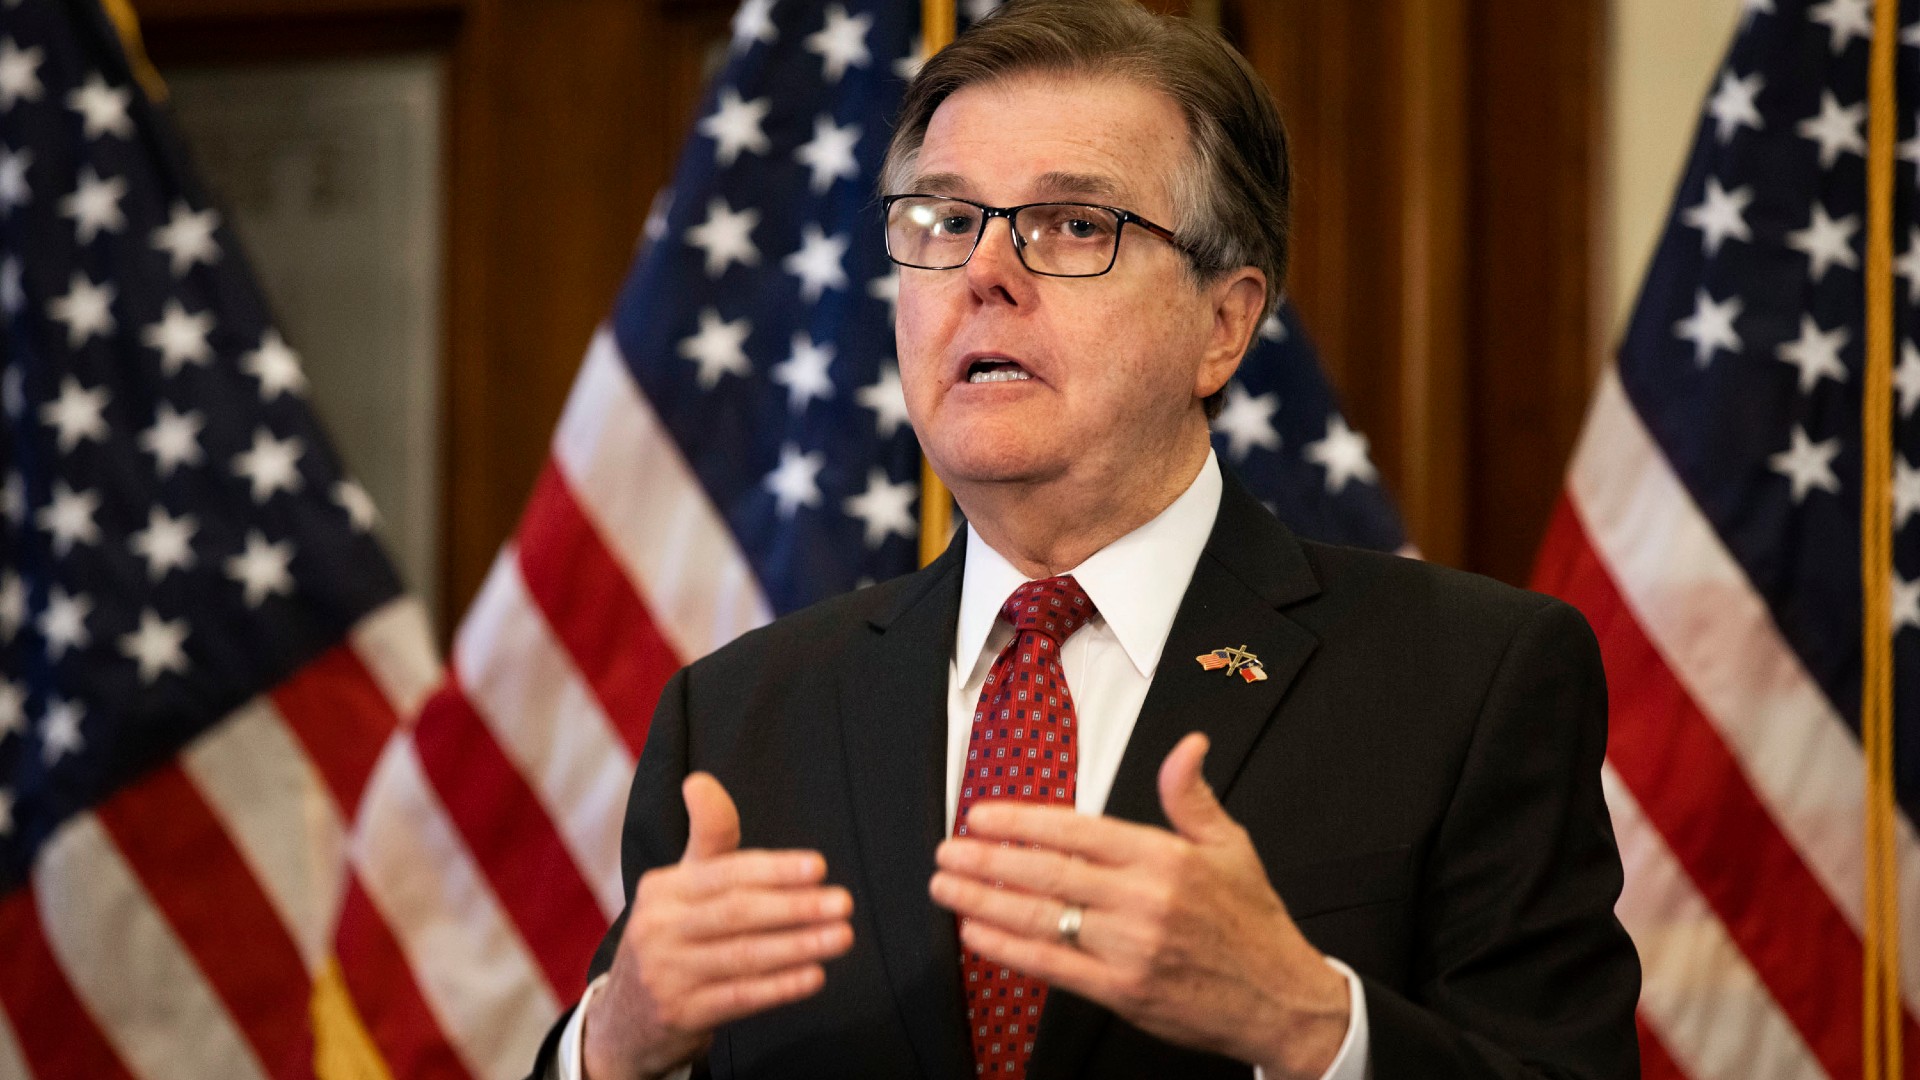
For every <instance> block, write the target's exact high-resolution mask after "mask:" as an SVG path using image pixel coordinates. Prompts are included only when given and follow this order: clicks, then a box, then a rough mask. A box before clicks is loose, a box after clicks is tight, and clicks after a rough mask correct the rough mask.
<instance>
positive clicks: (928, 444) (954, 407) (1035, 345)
mask: <svg viewBox="0 0 1920 1080" xmlns="http://www.w3.org/2000/svg"><path fill="white" fill-rule="evenodd" d="M1187 152H1188V140H1187V132H1186V121H1185V118H1184V117H1183V116H1182V115H1181V112H1180V109H1179V107H1178V106H1177V105H1176V104H1175V103H1174V102H1173V101H1172V100H1171V99H1169V98H1168V97H1166V96H1165V95H1164V94H1161V93H1158V92H1156V91H1152V90H1148V89H1145V88H1143V87H1140V86H1138V85H1135V84H1133V83H1131V82H1125V81H1120V80H1112V79H1086V78H1074V77H1054V76H1030V77H1020V78H1016V79H1012V80H1007V81H1003V82H997V83H989V84H984V85H976V86H971V87H968V88H966V89H963V90H961V91H959V92H958V93H955V94H954V95H953V96H951V97H949V98H948V99H947V100H946V101H945V102H943V103H942V104H941V105H940V108H939V109H938V110H937V111H936V112H935V113H934V115H933V120H932V122H931V123H930V124H929V125H928V127H927V135H926V140H925V142H924V143H923V145H922V148H921V152H920V158H919V161H918V162H917V167H916V170H915V176H916V178H917V179H915V180H912V181H910V182H909V189H910V190H911V191H913V192H918V193H925V194H935V195H948V196H955V197H959V198H965V199H970V200H973V201H974V202H978V203H983V204H986V205H988V206H1018V205H1021V204H1023V203H1032V202H1045V201H1055V200H1058V201H1066V202H1088V203H1097V204H1101V205H1106V206H1116V207H1120V208H1122V209H1126V210H1131V211H1133V212H1135V213H1137V214H1139V215H1140V216H1142V217H1145V218H1147V219H1148V220H1150V221H1153V222H1156V223H1158V224H1161V225H1165V226H1167V227H1169V228H1174V229H1176V230H1177V229H1178V228H1179V215H1178V214H1177V213H1176V212H1175V207H1174V203H1173V198H1172V194H1171V191H1170V187H1169V180H1170V178H1171V177H1173V176H1174V175H1175V170H1176V169H1177V168H1178V167H1179V166H1180V164H1181V163H1182V160H1183V158H1184V157H1185V155H1186V154H1187ZM1184 258H1185V257H1184V256H1183V255H1182V254H1181V253H1180V252H1179V251H1178V250H1176V249H1175V248H1174V247H1173V246H1172V245H1171V244H1169V243H1167V242H1166V241H1165V240H1163V239H1161V238H1159V237H1157V236H1154V235H1152V234H1150V233H1148V232H1147V231H1146V230H1144V229H1140V228H1138V227H1137V226H1127V227H1125V228H1124V229H1123V230H1122V232H1121V239H1120V252H1119V259H1118V261H1117V262H1116V263H1115V264H1114V267H1113V269H1112V270H1111V271H1110V272H1109V273H1107V274H1105V275H1103V276H1100V277H1091V278H1054V277H1042V276H1039V275H1036V274H1034V273H1032V272H1030V271H1029V270H1027V269H1026V268H1025V267H1024V266H1023V265H1021V263H1020V260H1019V258H1018V257H1017V256H1016V255H1015V253H1014V248H1013V244H1012V243H1011V241H1010V238H1009V235H1008V225H1007V222H1006V220H1005V219H1004V218H995V219H992V220H990V221H989V222H988V224H987V231H986V235H985V236H984V237H983V238H982V239H981V241H980V245H979V247H978V249H977V250H975V251H974V253H973V258H972V260H971V261H970V262H969V263H968V264H967V265H966V266H965V267H962V268H960V269H955V270H918V269H912V268H907V267H902V268H901V270H900V314H899V322H898V326H897V329H898V339H899V346H900V375H901V382H902V384H903V386H904V389H905V391H906V399H907V411H908V413H909V415H910V416H911V417H912V421H913V426H914V430H915V432H916V433H918V435H919V437H920V442H921V445H922V447H923V448H924V450H925V452H926V454H927V456H928V457H929V458H930V459H931V460H932V462H933V465H934V467H935V469H936V471H937V472H939V473H940V475H941V476H942V477H943V478H944V479H945V480H946V481H947V483H949V484H951V485H953V486H954V487H955V488H956V489H964V488H965V487H966V486H967V485H969V484H992V483H1007V482H1010V483H1047V482H1050V481H1054V480H1058V479H1061V478H1063V477H1064V478H1068V479H1070V480H1073V479H1077V480H1084V481H1087V482H1090V483H1097V484H1113V485H1116V489H1117V490H1137V489H1138V488H1139V487H1140V485H1141V481H1142V480H1143V478H1146V477H1150V476H1152V475H1153V473H1154V472H1155V471H1156V470H1158V471H1165V470H1167V469H1169V468H1173V467H1178V466H1177V465H1174V464H1172V462H1171V458H1172V456H1173V454H1172V451H1173V450H1174V448H1175V447H1176V446H1180V445H1181V440H1183V439H1192V438H1194V437H1195V432H1196V431H1204V427H1205V422H1204V419H1203V418H1202V417H1201V415H1200V409H1199V405H1198V399H1199V398H1203V397H1205V396H1206V395H1207V394H1210V393H1212V392H1213V391H1214V390H1217V389H1218V388H1219V387H1220V386H1221V385H1223V384H1224V383H1225V382H1226V379H1227V378H1228V376H1230V375H1231V374H1232V371H1233V367H1234V365H1235V364H1236V363H1237V362H1238V358H1239V356H1238V351H1237V350H1236V349H1233V348H1231V347H1224V346H1222V345H1221V344H1220V341H1221V340H1223V339H1222V332H1223V331H1222V327H1221V325H1220V319H1219V318H1218V315H1217V312H1218V308H1219V303H1220V299H1221V298H1222V297H1223V296H1225V295H1226V293H1225V291H1224V290H1225V288H1226V287H1225V286H1222V287H1213V286H1209V287H1206V288H1200V287H1196V286H1195V285H1194V284H1193V282H1192V280H1191V278H1190V277H1189V276H1188V274H1187V273H1186V271H1185V267H1184ZM1254 276H1255V277H1256V278H1257V275H1254ZM1243 285H1244V282H1243ZM1257 287H1258V286H1257V282H1256V286H1255V287H1254V288H1255V289H1256V291H1257ZM1246 292H1247V289H1246V288H1242V290H1241V293H1242V294H1243V295H1244V294H1246ZM1229 321H1231V320H1229ZM1229 331H1230V332H1237V330H1235V329H1234V328H1229ZM1240 344H1241V345H1242V346H1244V344H1245V341H1244V339H1243V340H1242V341H1241V342H1240ZM1013 367H1017V368H1018V370H1019V371H1020V372H1022V373H1024V374H1025V375H1027V376H1029V377H1028V378H1024V379H1012V380H1008V379H1007V378H1006V376H1005V375H1004V374H1003V375H1001V376H999V377H997V378H996V379H994V380H993V381H984V382H983V381H977V380H978V377H979V375H980V374H981V373H982V372H984V371H989V370H999V371H1002V372H1004V371H1007V370H1012V368H1013Z"/></svg>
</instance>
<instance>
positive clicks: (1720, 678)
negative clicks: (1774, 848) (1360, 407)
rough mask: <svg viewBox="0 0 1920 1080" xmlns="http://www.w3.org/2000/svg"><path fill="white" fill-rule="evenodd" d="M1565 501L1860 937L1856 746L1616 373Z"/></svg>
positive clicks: (1915, 963)
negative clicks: (1656, 440)
mask: <svg viewBox="0 0 1920 1080" xmlns="http://www.w3.org/2000/svg"><path fill="white" fill-rule="evenodd" d="M1568 492H1569V495H1570V497H1571V498H1572V500H1573V504H1574V507H1575V509H1576V511H1577V512H1578V514H1579V518H1580V524H1581V526H1582V530H1583V532H1584V534H1585V538H1586V542H1587V543H1590V544H1591V545H1592V549H1593V551H1594V553H1595V554H1596V555H1598V556H1599V558H1600V559H1601V561H1602V562H1604V563H1605V565H1606V566H1607V567H1608V568H1609V570H1610V571H1611V577H1612V580H1613V581H1614V582H1615V583H1616V585H1617V587H1618V588H1619V590H1620V595H1621V596H1622V597H1623V598H1624V601H1625V603H1626V605H1627V607H1628V608H1629V609H1630V610H1631V612H1632V615H1633V617H1634V619H1635V620H1636V621H1637V622H1638V623H1639V624H1640V628H1641V630H1642V631H1643V632H1644V633H1645V635H1646V637H1647V639H1648V640H1649V641H1650V642H1651V643H1652V645H1653V646H1654V648H1655V650H1656V651H1657V652H1658V653H1659V654H1660V655H1661V656H1662V657H1663V658H1664V659H1665V662H1666V667H1667V668H1668V670H1669V671H1670V672H1671V673H1672V674H1673V676H1674V677H1676V678H1677V679H1678V681H1679V683H1680V684H1681V685H1682V686H1684V687H1685V688H1686V691H1687V694H1688V696H1689V697H1690V698H1691V699H1692V700H1693V701H1694V702H1695V703H1697V704H1698V706H1699V707H1700V710H1701V711H1702V713H1703V714H1704V715H1705V716H1706V718H1707V719H1708V720H1709V721H1710V722H1711V723H1712V725H1713V728H1714V731H1715V732H1716V733H1717V734H1718V736H1719V738H1720V740H1721V741H1722V742H1723V743H1724V745H1725V747H1726V749H1727V750H1728V751H1729V752H1731V753H1732V754H1733V756H1734V758H1735V759H1736V760H1737V762H1738V766H1739V770H1740V772H1741V774H1742V775H1744V776H1745V777H1746V779H1747V782H1748V783H1749V784H1751V785H1752V787H1753V790H1754V793H1755V794H1756V795H1757V796H1759V798H1760V799H1761V801H1762V802H1763V803H1765V804H1766V807H1767V809H1768V811H1769V813H1770V814H1771V816H1772V818H1773V820H1774V821H1775V822H1776V823H1778V825H1779V827H1780V830H1781V831H1782V832H1784V833H1785V834H1786V835H1787V837H1788V838H1789V839H1790V840H1791V841H1792V843H1793V846H1794V848H1795V849H1796V850H1797V851H1798V852H1799V853H1800V857H1801V858H1802V859H1804V860H1805V861H1806V865H1807V867H1808V869H1809V870H1811V871H1812V872H1813V873H1814V875H1815V876H1816V877H1817V878H1818V879H1819V881H1820V885H1821V887H1822V889H1824V890H1825V892H1826V893H1827V895H1828V896H1829V897H1831V898H1832V900H1833V902H1834V903H1835V904H1837V905H1838V906H1839V908H1840V910H1841V911H1842V913H1843V914H1844V915H1845V917H1846V919H1847V923H1848V925H1849V926H1851V927H1852V928H1853V930H1854V932H1855V933H1856V934H1858V933H1859V932H1860V930H1861V927H1862V926H1863V925H1864V923H1863V910H1864V909H1863V907H1862V895H1863V892H1862V890H1863V880H1864V874H1865V866H1866V863H1865V856H1864V849H1863V847H1862V844H1863V833H1862V828H1863V827H1862V825H1861V822H1862V821H1863V820H1864V814H1865V806H1866V789H1865V780H1864V775H1865V771H1864V770H1865V766H1864V762H1863V759H1862V756H1861V753H1860V744H1859V742H1858V741H1857V740H1856V739H1855V738H1854V737H1853V735H1852V733H1851V732H1849V731H1848V730H1847V727H1846V724H1845V723H1844V722H1843V721H1842V720H1841V718H1840V716H1839V714H1838V713H1836V712H1835V711H1834V709H1833V705H1832V703H1831V702H1830V701H1829V700H1828V699H1827V697H1826V695H1825V694H1824V693H1822V691H1821V690H1820V687H1819V686H1818V685H1817V684H1816V683H1815V682H1814V681H1813V679H1812V677H1811V676H1809V675H1808V674H1807V672H1806V670H1805V668H1804V667H1803V666H1802V665H1801V663H1800V660H1799V657H1798V656H1797V655H1796V654H1795V653H1794V652H1793V650H1792V649H1791V648H1790V647H1789V646H1788V645H1787V643H1786V641H1785V639H1783V638H1782V637H1781V636H1780V633H1779V629H1778V627H1777V625H1776V624H1775V623H1774V621H1773V617H1772V615H1771V614H1770V613H1769V612H1768V610H1767V607H1766V605H1765V604H1764V603H1763V602H1762V601H1761V600H1760V599H1759V597H1758V596H1757V595H1756V594H1755V592H1754V590H1753V588H1752V587H1751V585H1750V583H1749V582H1748V581H1747V578H1746V574H1745V571H1744V570H1742V569H1741V567H1740V565H1739V563H1738V562H1736V561H1735V560H1734V558H1733V556H1732V554H1731V553H1729V552H1728V551H1727V549H1726V546H1725V545H1724V544H1723V543H1721V541H1720V538H1719V536H1718V534H1717V533H1715V532H1714V530H1713V526H1712V525H1711V524H1710V523H1709V522H1708V521H1707V520H1706V519H1705V518H1704V517H1703V516H1702V515H1701V514H1700V512H1699V509H1698V508H1697V507H1696V506H1695V504H1694V502H1693V500H1692V497H1691V496H1690V495H1689V494H1688V492H1687V491H1686V489H1685V487H1684V486H1683V485H1682V484H1681V482H1680V479H1679V477H1678V476H1676V475H1675V474H1674V472H1673V469H1672V467H1671V466H1670V465H1669V464H1668V462H1667V459H1666V457H1665V456H1664V455H1663V454H1662V453H1661V452H1660V449H1659V447H1658V446H1656V445H1655V444H1654V441H1653V439H1652V436H1651V435H1650V434H1649V433H1648V431H1647V428H1646V426H1645V424H1643V423H1642V422H1641V420H1640V416H1639V414H1638V413H1637V412H1636V411H1635V410H1634V407H1633V405H1632V403H1631V402H1630V401H1628V400H1627V397H1626V395H1625V393H1624V392H1623V390H1622V389H1621V385H1620V380H1619V376H1618V375H1617V374H1616V373H1614V372H1612V371H1609V372H1608V373H1607V374H1606V375H1605V376H1604V377H1603V378H1602V379H1601V381H1600V386H1599V388H1598V390H1597V391H1596V393H1595V397H1594V404H1593V408H1592V410H1591V412H1590V414H1589V416H1588V420H1587V427H1586V431H1585V434H1584V435H1583V436H1582V438H1581V442H1580V446H1579V448H1578V450H1577V451H1576V453H1575V456H1574V461H1573V465H1572V469H1571V471H1570V473H1569V478H1568ZM1897 826H1898V832H1899V836H1898V847H1899V858H1900V883H1901V884H1900V891H1901V895H1902V898H1903V906H1904V907H1905V908H1906V909H1907V910H1910V911H1911V910H1920V842H1917V841H1916V839H1915V835H1914V831H1913V828H1912V825H1911V823H1910V822H1909V821H1908V820H1907V819H1906V817H1905V816H1904V815H1901V816H1900V817H1899V819H1898V822H1897ZM1901 986H1902V989H1903V990H1904V992H1905V995H1906V998H1907V1000H1908V1001H1909V1003H1912V1002H1920V950H1914V949H1905V950H1902V953H1901ZM1910 1007H1911V1005H1910Z"/></svg>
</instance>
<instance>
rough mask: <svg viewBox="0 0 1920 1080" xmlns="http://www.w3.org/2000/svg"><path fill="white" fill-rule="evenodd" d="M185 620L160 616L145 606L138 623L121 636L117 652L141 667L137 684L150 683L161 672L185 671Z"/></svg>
mask: <svg viewBox="0 0 1920 1080" xmlns="http://www.w3.org/2000/svg"><path fill="white" fill-rule="evenodd" d="M187 634H188V630H187V620H185V619H162V618H161V617H160V615H159V613H158V612H156V611H154V610H153V609H152V608H146V609H145V610H143V611H141V612H140V626H139V628H138V629H136V630H134V631H133V632H132V633H130V634H125V635H122V636H121V638H120V652H121V654H122V655H124V656H126V658H127V659H129V660H132V661H133V662H134V663H135V664H136V665H138V667H139V668H140V684H141V685H142V686H152V685H153V684H154V683H155V682H156V681H157V680H158V679H159V678H160V676H162V675H164V674H166V673H168V672H172V673H173V674H175V675H185V674H186V673H187V650H186V647H185V646H186V643H187Z"/></svg>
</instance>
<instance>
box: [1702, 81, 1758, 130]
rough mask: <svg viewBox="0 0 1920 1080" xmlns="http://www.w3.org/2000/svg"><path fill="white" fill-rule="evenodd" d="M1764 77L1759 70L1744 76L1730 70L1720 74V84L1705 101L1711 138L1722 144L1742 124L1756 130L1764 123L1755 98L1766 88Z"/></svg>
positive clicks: (1741, 126)
mask: <svg viewBox="0 0 1920 1080" xmlns="http://www.w3.org/2000/svg"><path fill="white" fill-rule="evenodd" d="M1766 86H1767V79H1766V76H1764V75H1762V74H1760V73H1759V72H1757V71H1756V72H1754V73H1753V74H1751V75H1747V76H1744V77H1739V76H1735V75H1734V73H1733V72H1731V71H1723V72H1721V73H1720V86H1719V88H1718V89H1716V90H1714V92H1713V97H1712V98H1710V99H1709V100H1708V101H1707V115H1709V116H1711V117H1713V125H1714V129H1713V133H1714V137H1715V138H1717V139H1719V140H1720V145H1722V146H1725V145H1726V144H1727V143H1728V142H1730V141H1732V139H1733V137H1734V135H1735V134H1736V133H1738V132H1739V130H1740V129H1741V128H1743V127H1747V128H1752V129H1753V130H1755V131H1759V130H1761V129H1763V128H1765V127H1766V126H1767V122H1766V120H1765V119H1764V118H1763V117H1761V115H1760V107H1759V106H1758V105H1757V104H1755V99H1756V98H1758V97H1759V96H1760V91H1762V90H1764V89H1766Z"/></svg>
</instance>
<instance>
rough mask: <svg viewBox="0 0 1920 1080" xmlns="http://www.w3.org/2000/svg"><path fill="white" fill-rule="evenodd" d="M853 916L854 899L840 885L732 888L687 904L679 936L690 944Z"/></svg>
mask: <svg viewBox="0 0 1920 1080" xmlns="http://www.w3.org/2000/svg"><path fill="white" fill-rule="evenodd" d="M852 914H853V897H852V896H850V895H848V893H847V890H845V889H843V888H840V887H839V886H837V885H835V886H830V887H827V888H823V889H735V890H733V891H732V892H728V893H723V894H720V895H718V896H716V897H714V898H712V899H709V900H706V901H703V902H699V903H695V904H691V905H688V906H687V907H686V908H685V917H684V919H683V920H682V921H681V923H680V930H681V936H682V937H684V938H686V939H687V940H691V941H703V940H710V939H714V938H726V937H733V936H735V935H738V934H746V933H756V932H760V931H766V930H780V929H785V928H787V927H797V926H807V925H809V924H812V923H822V922H830V921H833V920H838V919H845V918H846V917H847V916H849V915H852Z"/></svg>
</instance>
